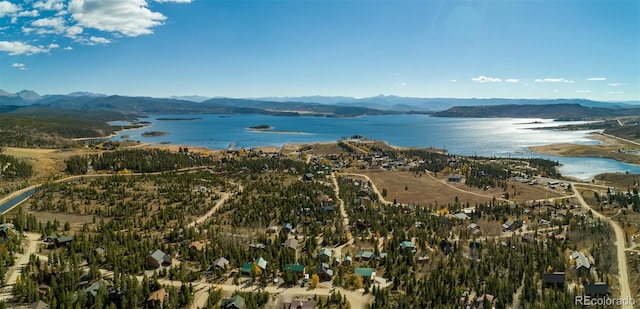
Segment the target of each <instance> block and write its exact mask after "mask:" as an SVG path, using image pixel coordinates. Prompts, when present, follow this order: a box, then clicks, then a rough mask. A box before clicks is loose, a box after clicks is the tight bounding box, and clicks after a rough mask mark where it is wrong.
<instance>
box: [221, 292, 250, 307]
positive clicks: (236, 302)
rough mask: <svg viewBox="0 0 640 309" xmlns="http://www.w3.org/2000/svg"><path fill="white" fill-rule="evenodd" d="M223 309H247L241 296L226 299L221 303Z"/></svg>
mask: <svg viewBox="0 0 640 309" xmlns="http://www.w3.org/2000/svg"><path fill="white" fill-rule="evenodd" d="M220 308H221V309H245V308H246V305H245V303H244V298H243V297H242V296H240V295H234V296H233V297H231V298H224V299H222V302H220Z"/></svg>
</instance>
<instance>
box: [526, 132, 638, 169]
mask: <svg viewBox="0 0 640 309" xmlns="http://www.w3.org/2000/svg"><path fill="white" fill-rule="evenodd" d="M589 138H591V139H594V140H598V141H600V143H598V144H597V145H578V144H571V143H560V144H550V145H543V146H531V147H527V149H529V150H530V151H532V152H535V153H539V154H546V155H552V156H571V157H596V158H609V159H613V160H617V161H620V162H625V163H630V164H636V165H640V151H637V152H636V150H640V146H638V145H634V144H631V143H626V142H624V141H621V140H618V139H615V138H610V137H607V136H604V135H602V134H598V133H594V134H591V135H590V136H589Z"/></svg>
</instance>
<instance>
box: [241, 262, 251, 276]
mask: <svg viewBox="0 0 640 309" xmlns="http://www.w3.org/2000/svg"><path fill="white" fill-rule="evenodd" d="M252 269H253V263H242V267H240V273H242V274H243V275H250V274H251V270H252Z"/></svg>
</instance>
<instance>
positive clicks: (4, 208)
mask: <svg viewBox="0 0 640 309" xmlns="http://www.w3.org/2000/svg"><path fill="white" fill-rule="evenodd" d="M34 193H36V189H31V190H27V191H25V192H23V193H22V194H20V195H18V196H16V197H14V198H12V199H10V200H8V201H7V202H6V203H4V204H1V205H0V213H4V212H5V211H7V210H8V209H9V208H11V207H13V206H15V205H17V204H20V203H22V201H24V200H25V199H27V198H28V197H30V196H32V195H33V194H34Z"/></svg>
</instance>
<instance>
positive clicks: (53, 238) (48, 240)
mask: <svg viewBox="0 0 640 309" xmlns="http://www.w3.org/2000/svg"><path fill="white" fill-rule="evenodd" d="M56 239H58V235H56V234H51V235H49V236H47V238H45V239H44V242H46V243H50V244H53V243H55V242H56Z"/></svg>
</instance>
